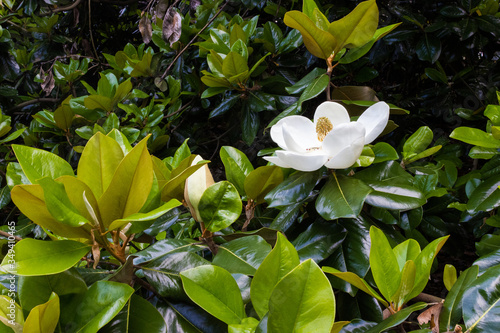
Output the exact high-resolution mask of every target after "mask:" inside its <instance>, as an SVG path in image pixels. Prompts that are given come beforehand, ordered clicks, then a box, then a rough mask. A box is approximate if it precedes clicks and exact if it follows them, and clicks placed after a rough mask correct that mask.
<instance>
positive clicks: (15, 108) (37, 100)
mask: <svg viewBox="0 0 500 333" xmlns="http://www.w3.org/2000/svg"><path fill="white" fill-rule="evenodd" d="M42 102H47V103H56V102H59V98H43V97H40V98H35V99H32V100H29V101H26V102H22V103H19V104H17V105H16V106H14V107H13V108H12V109H10V110H9V111H14V110H18V109H22V108H24V107H25V106H28V105H31V104H37V103H42Z"/></svg>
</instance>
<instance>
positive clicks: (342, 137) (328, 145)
mask: <svg viewBox="0 0 500 333" xmlns="http://www.w3.org/2000/svg"><path fill="white" fill-rule="evenodd" d="M365 132H366V131H365V127H364V126H363V125H362V124H360V123H357V122H351V123H347V124H341V125H339V126H336V127H335V128H334V130H333V131H331V132H330V133H328V135H327V136H326V137H325V140H324V141H323V151H324V152H325V153H326V154H327V155H328V156H329V160H328V162H326V163H325V166H326V167H327V168H330V169H345V168H348V167H350V166H351V165H353V164H354V163H356V161H357V160H358V158H359V156H360V155H361V153H362V151H363V147H364V146H365V134H366V133H365Z"/></svg>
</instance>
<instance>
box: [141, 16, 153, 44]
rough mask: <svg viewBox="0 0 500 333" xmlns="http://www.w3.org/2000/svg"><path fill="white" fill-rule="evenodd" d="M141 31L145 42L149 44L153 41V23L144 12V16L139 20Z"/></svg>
mask: <svg viewBox="0 0 500 333" xmlns="http://www.w3.org/2000/svg"><path fill="white" fill-rule="evenodd" d="M139 31H140V32H141V36H142V40H143V41H144V44H149V42H151V38H152V37H153V26H152V24H151V20H150V19H149V18H148V16H147V15H145V14H144V12H143V13H142V17H141V19H140V21H139Z"/></svg>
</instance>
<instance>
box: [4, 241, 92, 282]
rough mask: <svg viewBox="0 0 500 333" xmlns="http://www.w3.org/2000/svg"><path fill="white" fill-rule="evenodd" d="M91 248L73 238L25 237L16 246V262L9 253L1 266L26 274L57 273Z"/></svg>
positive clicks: (19, 273) (76, 260)
mask: <svg viewBox="0 0 500 333" xmlns="http://www.w3.org/2000/svg"><path fill="white" fill-rule="evenodd" d="M89 250H90V246H88V245H85V244H82V243H80V242H75V241H72V240H60V241H42V240H36V239H32V238H25V239H23V240H21V241H19V242H18V243H17V244H16V245H15V246H14V250H13V251H14V252H13V253H14V262H12V259H11V258H10V256H9V255H7V256H5V258H4V259H3V260H2V265H1V266H2V267H1V268H2V269H3V270H5V271H7V272H9V273H12V274H17V275H24V276H40V275H48V274H56V273H60V272H63V271H65V270H67V269H69V268H71V267H73V266H74V265H75V264H76V263H77V262H78V261H80V259H81V258H82V257H83V256H84V255H86V254H87V253H88V252H89Z"/></svg>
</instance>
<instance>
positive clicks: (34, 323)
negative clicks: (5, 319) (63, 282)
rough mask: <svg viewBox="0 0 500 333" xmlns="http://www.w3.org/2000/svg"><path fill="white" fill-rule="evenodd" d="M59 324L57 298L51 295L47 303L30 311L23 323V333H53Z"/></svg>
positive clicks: (55, 295)
mask: <svg viewBox="0 0 500 333" xmlns="http://www.w3.org/2000/svg"><path fill="white" fill-rule="evenodd" d="M58 322H59V296H57V294H56V293H52V295H51V296H50V299H49V300H48V301H47V303H44V304H40V305H37V306H36V307H35V308H33V310H31V312H30V314H29V316H28V318H26V321H25V323H24V328H23V330H24V332H30V333H53V332H54V331H55V329H56V327H57V323H58Z"/></svg>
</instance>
